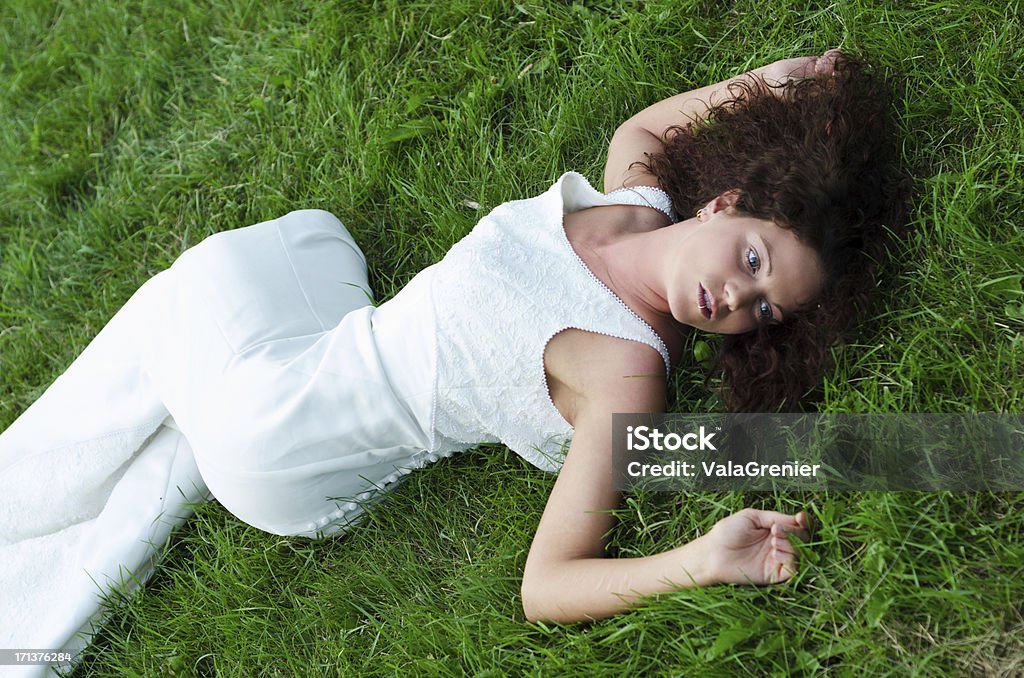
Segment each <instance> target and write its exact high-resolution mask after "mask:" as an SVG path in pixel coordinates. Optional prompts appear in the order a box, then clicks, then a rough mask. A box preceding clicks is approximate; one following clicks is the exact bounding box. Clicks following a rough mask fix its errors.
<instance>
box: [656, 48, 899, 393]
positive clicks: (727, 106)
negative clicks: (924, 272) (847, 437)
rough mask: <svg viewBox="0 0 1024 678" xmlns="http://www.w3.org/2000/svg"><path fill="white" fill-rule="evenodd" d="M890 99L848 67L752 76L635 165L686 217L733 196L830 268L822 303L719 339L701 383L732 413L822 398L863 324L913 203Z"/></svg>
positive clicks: (849, 61) (861, 71)
mask: <svg viewBox="0 0 1024 678" xmlns="http://www.w3.org/2000/svg"><path fill="white" fill-rule="evenodd" d="M889 91H890V87H889V83H888V82H887V81H885V80H884V79H883V78H882V77H881V76H879V75H877V74H876V72H875V71H874V69H873V68H871V67H870V65H869V64H868V62H866V61H864V60H858V59H854V58H849V57H847V58H846V59H845V60H842V61H840V62H839V63H838V64H837V66H836V72H835V74H834V75H832V76H822V77H816V78H808V79H803V80H795V81H791V82H789V83H787V84H785V85H781V86H780V85H771V84H768V83H767V82H765V80H764V79H763V78H756V77H750V78H745V79H742V80H740V81H737V82H736V83H733V84H731V85H730V87H729V95H730V98H729V99H728V100H726V101H724V102H722V103H719V104H717V105H715V106H714V107H712V108H711V109H710V111H709V112H708V114H707V116H706V117H705V119H704V120H702V121H700V122H695V123H694V124H692V125H689V126H681V127H674V128H672V129H670V130H669V131H668V133H667V134H666V142H665V149H664V152H663V153H660V154H657V155H651V156H649V157H648V162H647V163H639V164H641V165H643V166H645V167H646V168H647V169H648V170H650V171H651V172H652V173H653V174H655V176H657V177H658V179H659V182H660V184H661V186H662V187H663V188H664V189H665V190H666V191H667V192H668V194H669V195H670V196H671V197H672V201H673V203H674V206H675V208H676V210H677V211H678V212H679V213H680V214H693V212H694V210H695V209H696V208H697V207H700V206H703V205H704V204H706V203H707V202H709V201H710V200H712V199H713V198H714V197H715V196H717V195H720V194H722V193H724V192H726V191H728V190H731V189H738V190H739V192H740V194H739V199H738V201H737V203H736V205H735V208H736V209H737V210H738V211H740V212H742V213H745V215H747V216H752V217H755V218H760V219H768V220H770V221H772V222H774V223H775V224H777V225H778V226H780V227H782V228H786V229H791V230H792V231H793V232H794V233H795V234H796V236H797V237H798V239H799V240H800V241H801V242H803V243H804V244H806V245H808V246H810V247H811V248H812V249H814V250H815V251H816V252H817V253H818V255H819V257H820V259H821V263H822V264H823V268H824V271H825V284H824V288H823V292H822V293H821V295H820V296H819V297H818V298H817V299H816V300H815V303H813V304H810V305H809V306H807V307H806V308H803V309H801V310H799V311H798V312H794V313H787V314H786V317H785V320H784V321H783V322H781V323H777V324H769V325H765V326H763V327H761V328H759V329H758V330H756V331H754V332H750V333H747V334H742V335H729V336H726V337H724V339H723V341H722V344H721V348H720V350H719V353H718V356H717V358H716V360H715V361H714V363H713V365H712V368H711V370H710V372H709V374H708V376H707V379H706V383H707V384H709V385H710V384H713V383H715V382H717V381H721V384H722V386H723V387H724V388H723V389H722V392H721V396H722V400H723V403H724V404H725V407H726V409H728V410H730V411H734V412H762V411H777V410H780V409H789V410H794V409H798V408H799V407H800V406H801V405H802V404H804V403H806V401H807V400H808V398H809V396H811V395H812V394H813V392H814V391H815V389H816V388H820V384H821V380H822V377H823V375H824V372H825V370H827V369H828V368H829V367H830V350H829V347H830V346H831V345H832V344H833V343H835V342H836V341H837V340H840V339H842V338H844V336H845V335H846V334H847V333H848V332H850V331H851V330H852V329H853V328H854V327H856V326H857V325H858V324H860V322H861V321H863V320H864V319H865V318H866V316H867V311H868V300H869V296H870V293H871V291H872V289H873V288H874V286H875V278H876V275H877V271H878V268H879V265H880V264H881V263H882V262H883V261H884V260H885V257H886V255H887V254H888V250H889V248H890V246H891V244H892V242H893V240H894V238H896V237H898V236H899V235H901V234H902V231H903V229H904V228H905V221H906V217H907V210H908V203H909V197H910V186H911V182H910V179H909V177H908V176H906V175H905V174H904V173H903V172H902V170H900V168H899V167H898V155H897V148H896V143H895V141H896V134H895V132H896V124H895V120H894V116H893V112H892V107H891V105H890V94H889Z"/></svg>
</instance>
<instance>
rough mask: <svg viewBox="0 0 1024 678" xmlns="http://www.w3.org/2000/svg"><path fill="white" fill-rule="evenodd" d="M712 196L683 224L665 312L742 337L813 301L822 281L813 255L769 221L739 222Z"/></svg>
mask: <svg viewBox="0 0 1024 678" xmlns="http://www.w3.org/2000/svg"><path fill="white" fill-rule="evenodd" d="M732 202H734V199H731V198H729V197H728V196H726V197H724V198H723V197H722V196H720V197H719V198H716V199H715V200H713V201H712V202H711V203H709V204H708V206H707V207H705V208H704V213H703V215H702V216H700V217H698V218H697V219H691V220H689V221H688V222H686V224H684V225H682V229H681V232H682V236H681V238H680V239H679V240H678V241H677V242H678V244H677V246H676V251H675V255H674V259H675V261H674V263H673V266H672V271H673V274H672V278H673V279H672V280H671V282H670V285H669V287H668V290H669V294H668V302H669V310H670V312H671V314H672V316H673V317H674V318H675V319H676V320H678V321H679V322H681V323H684V324H686V325H690V326H692V327H695V328H697V329H700V330H705V331H707V332H715V333H718V334H741V333H744V332H750V331H752V330H754V329H756V328H757V327H758V326H759V325H761V324H769V323H775V322H780V321H782V320H783V319H784V318H785V317H786V315H787V314H789V313H792V312H793V311H795V310H797V309H799V308H800V307H802V306H804V305H805V304H807V303H809V302H811V301H813V299H814V298H815V297H817V296H818V295H819V294H820V293H821V291H822V286H823V281H824V274H823V271H822V266H821V262H820V260H819V258H818V255H817V253H815V251H814V250H813V249H811V248H810V247H808V246H807V245H805V244H803V243H802V242H800V241H799V240H798V239H797V237H796V235H795V234H794V233H793V232H792V231H790V230H787V229H783V228H780V227H779V226H777V225H776V224H775V223H774V222H771V221H767V220H765V219H755V218H753V217H749V216H743V215H742V213H741V212H737V211H735V210H733V209H731V207H730V204H731V203H732Z"/></svg>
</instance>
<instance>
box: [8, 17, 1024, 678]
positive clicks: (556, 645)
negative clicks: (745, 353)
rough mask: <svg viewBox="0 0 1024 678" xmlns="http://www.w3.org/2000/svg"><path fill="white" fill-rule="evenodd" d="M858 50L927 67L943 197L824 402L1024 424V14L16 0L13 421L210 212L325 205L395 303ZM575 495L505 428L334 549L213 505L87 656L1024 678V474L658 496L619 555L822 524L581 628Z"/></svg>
mask: <svg viewBox="0 0 1024 678" xmlns="http://www.w3.org/2000/svg"><path fill="white" fill-rule="evenodd" d="M208 5H212V6H208ZM836 45H839V46H842V47H844V48H847V49H849V50H851V51H853V52H859V51H866V52H867V53H869V54H870V55H871V56H872V57H874V59H875V60H876V61H877V62H878V63H879V64H880V65H881V66H882V67H883V68H884V69H885V70H886V71H887V72H891V73H894V74H896V75H897V76H898V77H897V80H896V87H897V92H896V99H897V101H898V102H899V106H900V111H901V125H902V127H903V130H904V144H903V155H904V157H905V159H906V163H907V165H908V166H909V167H911V168H912V170H913V173H914V174H915V176H916V177H917V193H918V194H917V198H916V201H915V207H914V212H913V220H914V228H915V234H914V236H913V237H912V238H911V240H910V241H909V242H908V243H907V244H906V246H905V247H904V250H903V252H902V257H901V258H902V266H901V267H900V271H899V273H892V274H890V275H889V276H888V277H887V278H886V279H885V280H884V281H883V288H884V291H883V293H882V297H881V299H880V303H879V306H878V311H877V315H876V318H875V320H874V322H872V323H871V324H870V326H869V327H866V328H865V330H864V333H863V335H862V336H861V337H860V339H859V343H856V344H850V345H847V346H845V347H843V348H842V349H837V357H838V359H839V360H838V365H837V368H836V369H835V371H834V372H833V373H832V374H831V375H830V377H829V379H828V382H827V385H826V399H825V402H824V403H823V408H824V409H825V410H827V411H831V412H904V411H905V412H970V411H997V412H1020V411H1022V409H1024V407H1022V405H1024V369H1022V368H1021V364H1022V358H1024V291H1022V289H1021V278H1020V275H1021V264H1022V261H1024V228H1022V227H1021V216H1020V215H1021V214H1024V199H1022V197H1021V193H1022V191H1021V186H1022V174H1024V149H1022V140H1024V121H1022V118H1021V112H1020V103H1021V101H1024V84H1022V80H1021V78H1020V77H1019V65H1020V63H1021V62H1022V61H1024V35H1022V19H1021V6H1020V3H1019V2H1005V3H1003V2H1000V3H989V4H988V5H986V4H984V3H979V2H970V1H965V2H949V1H941V0H940V1H938V2H926V1H925V0H910V1H907V2H899V3H894V2H865V1H856V2H844V3H831V4H822V5H820V6H819V5H817V4H814V5H806V6H805V5H802V4H800V3H796V2H792V1H790V0H762V1H760V2H752V1H750V0H742V1H741V0H737V1H736V2H733V3H719V2H710V1H707V2H697V1H692V0H691V1H677V2H669V1H667V0H665V1H660V2H659V1H652V2H639V1H636V2H612V1H610V0H606V1H602V2H585V3H581V4H575V5H570V4H568V3H556V2H543V3H541V2H523V3H520V4H514V3H505V2H497V1H486V0H481V1H480V2H468V1H465V0H462V1H459V0H455V1H454V2H436V3H425V2H408V3H398V2H376V3H369V2H366V3H362V2H322V3H321V2H308V3H302V2H298V1H297V0H293V1H285V2H265V3H260V2H255V1H253V0H220V1H218V2H214V3H196V2H189V1H187V0H171V1H161V2H156V1H152V0H137V1H135V2H130V1H127V0H124V1H120V2H81V1H78V2H75V1H70V0H69V1H67V2H40V1H38V0H6V1H5V2H4V3H2V4H0V50H2V51H0V119H2V120H3V123H4V124H3V126H2V128H0V428H3V427H6V426H7V425H8V424H9V423H10V422H11V421H13V420H14V418H15V417H17V415H18V414H19V413H20V412H21V411H22V410H23V409H25V408H26V407H27V406H28V405H29V404H30V403H31V402H32V401H33V400H34V399H35V398H36V397H38V395H39V394H40V393H42V391H43V390H44V389H45V388H46V386H47V385H49V384H50V383H51V382H52V381H53V379H54V378H55V377H56V376H57V375H59V374H60V373H61V371H62V370H63V369H64V368H65V367H66V366H67V365H68V364H69V363H70V362H71V361H72V360H73V358H74V357H75V356H76V355H77V354H78V353H79V352H80V351H81V349H82V348H83V347H84V346H85V345H86V344H87V343H88V341H89V340H90V339H91V337H92V336H94V335H95V334H96V333H97V332H98V331H99V329H100V328H101V327H102V326H103V325H104V324H105V322H106V321H107V320H108V319H109V318H110V317H111V316H112V315H113V313H114V312H115V311H116V310H117V308H118V307H119V306H120V305H121V304H122V303H123V302H124V301H125V300H126V299H127V298H128V297H129V296H130V294H131V293H132V292H133V291H134V290H135V289H136V288H137V287H138V286H139V285H140V284H141V283H142V282H143V281H145V280H146V279H147V278H148V277H149V276H151V275H152V274H154V273H156V272H158V271H160V270H162V269H164V268H166V267H167V266H168V265H169V264H170V263H171V262H172V261H173V260H174V258H175V257H176V256H177V255H178V254H180V253H181V252H182V251H183V250H184V249H185V248H186V247H188V246H190V245H194V244H196V243H198V242H199V241H200V240H201V239H202V238H203V237H205V236H206V235H208V234H210V233H213V232H216V231H221V230H227V229H232V228H237V227H241V226H245V225H248V224H252V223H256V222H257V221H261V220H263V219H267V218H272V217H275V216H279V215H281V214H283V213H285V212H287V211H289V210H291V209H296V208H301V207H320V208H324V209H329V210H331V211H333V212H334V213H335V214H337V215H338V216H339V217H340V218H341V220H342V221H343V222H345V224H346V225H347V226H348V227H349V229H350V230H351V231H352V232H353V234H354V235H355V237H356V239H357V240H358V241H359V242H360V243H361V244H362V246H363V247H364V250H365V251H366V254H367V256H368V258H369V260H370V262H371V274H372V283H373V284H374V287H375V290H376V292H377V295H378V298H379V299H380V300H384V299H387V298H388V297H390V296H391V295H393V294H394V293H395V291H396V290H398V289H399V288H400V287H401V285H402V284H403V283H404V282H406V281H407V280H408V279H409V278H410V277H411V276H412V275H413V274H414V273H415V272H416V271H417V270H419V269H420V268H422V267H423V266H425V265H428V264H430V263H432V262H434V261H436V260H438V259H439V258H440V257H441V256H442V254H443V253H444V251H445V250H446V249H447V248H448V247H449V246H450V245H451V244H452V243H454V242H455V241H457V240H458V239H459V238H461V237H462V236H463V235H465V234H466V233H467V232H468V231H469V229H470V228H472V226H473V224H474V223H475V222H476V220H477V219H478V218H479V217H480V216H482V214H484V213H485V212H486V210H488V209H490V208H491V207H493V206H495V205H497V204H499V203H501V202H503V201H505V200H508V199H511V198H519V197H525V196H528V195H533V194H536V193H539V192H540V191H542V190H543V189H544V188H546V187H547V186H548V185H549V184H550V183H551V181H552V180H553V179H554V178H556V177H557V176H558V175H559V174H560V173H561V172H563V171H565V170H569V169H575V170H578V171H581V172H583V173H584V174H586V175H587V176H588V177H590V178H591V180H592V181H597V180H599V178H600V172H601V169H602V167H603V162H604V151H605V148H606V146H607V142H608V140H609V139H610V137H611V134H612V132H613V131H614V129H615V127H616V126H617V125H618V123H619V122H621V121H622V120H624V119H625V118H627V117H628V116H629V115H631V114H632V113H633V112H635V111H636V110H638V109H639V108H641V107H643V106H645V105H647V104H649V103H653V102H654V101H656V100H658V99H660V98H663V97H665V96H668V95H670V94H673V93H676V92H678V91H680V90H685V89H690V88H693V87H696V86H700V85H703V84H707V83H710V82H715V81H718V80H721V79H724V78H725V77H728V76H731V75H734V74H737V73H739V72H741V71H743V70H746V69H749V68H752V67H754V66H758V65H761V64H764V63H767V62H769V61H772V60H774V59H777V58H782V57H787V56H794V55H799V54H811V53H816V52H818V51H820V50H823V49H825V48H827V47H831V46H836ZM474 203H476V204H479V206H480V207H479V208H477V207H474V206H473V204H474ZM699 378H700V376H699V373H698V370H697V368H696V367H695V365H693V364H690V365H685V366H684V368H683V371H682V372H681V373H680V376H679V377H678V380H677V385H678V388H679V391H680V396H681V397H680V402H679V405H678V407H679V408H680V409H688V408H692V409H700V408H701V407H702V406H704V403H703V402H702V401H701V400H700V398H701V395H700V393H699V391H697V390H696V388H695V387H694V386H693V382H694V381H699ZM552 483H553V476H550V475H547V474H544V473H542V472H540V471H537V470H534V469H532V468H530V467H528V466H527V465H526V464H525V463H524V462H522V461H521V460H519V459H518V458H517V457H516V456H515V455H513V454H511V453H509V452H508V451H507V450H505V449H504V448H503V447H500V446H495V447H484V448H480V449H478V450H475V451H472V452H469V453H467V454H465V455H463V456H461V457H457V458H454V459H449V460H445V461H442V462H440V463H438V464H436V465H435V466H433V467H431V468H430V469H428V470H425V471H420V472H417V473H415V474H412V476H410V479H409V481H408V482H407V483H406V484H405V485H404V486H403V487H401V488H400V489H398V490H397V491H396V492H394V493H393V495H392V496H391V497H390V498H389V499H388V501H387V502H385V503H383V504H381V505H379V506H378V507H376V508H375V509H374V510H373V512H372V513H371V515H370V519H369V520H368V521H367V522H366V523H365V525H363V526H362V527H360V528H359V529H356V530H354V531H352V532H351V533H350V534H348V535H347V536H345V537H343V538H339V539H335V540H332V541H327V542H323V543H312V542H307V541H303V540H299V539H284V538H279V537H274V536H271V535H268V534H264V533H261V532H259V531H257V530H255V529H253V528H250V527H248V526H246V525H244V524H242V523H240V522H239V521H238V520H236V519H235V518H233V517H232V516H231V515H230V514H228V513H227V512H226V511H224V510H223V509H222V508H220V507H219V506H218V505H217V504H207V505H204V506H202V507H200V508H199V510H198V512H197V514H196V516H195V518H194V519H193V520H191V521H190V522H189V523H188V524H187V525H186V527H185V528H184V529H182V530H180V531H179V532H178V533H177V534H176V536H175V538H174V539H173V540H172V542H171V543H170V544H169V545H168V551H167V554H166V557H165V559H164V563H163V565H162V566H161V567H160V568H159V569H158V572H157V574H156V575H155V576H154V577H153V579H152V580H151V581H150V582H149V584H148V585H147V586H146V587H145V588H144V589H143V591H142V592H141V593H140V594H139V595H137V596H136V597H135V598H133V599H131V600H130V601H122V604H121V605H119V606H118V608H117V609H116V611H115V614H114V616H113V618H112V620H111V622H110V624H109V626H108V627H107V628H106V629H105V631H104V632H103V633H102V634H101V636H100V638H99V639H98V640H97V642H96V643H95V644H94V645H93V646H92V648H91V650H90V653H89V657H88V659H87V660H86V661H85V663H84V664H83V665H82V666H81V667H80V669H79V670H78V671H77V672H76V675H145V676H149V675H186V676H187V675H214V674H217V675H238V676H251V675H339V674H340V675H374V674H381V675H393V674H396V673H401V674H403V675H405V674H411V675H421V674H422V675H450V674H460V673H468V674H473V675H479V676H501V675H507V674H513V675H515V674H536V675H593V674H601V673H607V674H610V675H637V674H641V673H646V672H653V673H663V674H668V675H712V676H719V675H720V676H732V675H787V674H797V675H800V674H826V673H827V674H830V675H839V676H859V675H922V676H933V675H934V676H944V675H1007V676H1010V675H1021V674H1022V673H1024V608H1022V603H1021V601H1022V600H1024V536H1022V535H1024V510H1022V509H1024V500H1022V495H1021V494H1020V493H1017V494H953V493H905V494H904V493H899V494H882V493H873V494H868V493H864V494H856V493H825V492H822V493H806V494H800V495H794V494H791V495H783V494H780V495H748V496H745V497H744V496H742V495H741V494H738V493H728V494H708V495H701V496H692V497H684V498H672V497H668V496H666V495H660V496H636V497H631V498H630V499H629V500H628V501H627V502H626V503H625V504H624V505H623V507H622V508H621V509H620V510H619V511H618V513H619V516H620V517H621V519H622V520H621V522H620V524H619V526H618V527H617V528H616V530H615V532H614V535H613V547H614V548H615V549H616V550H617V551H618V552H619V553H620V554H623V555H642V554H651V553H655V552H659V551H661V550H664V549H665V548H668V547H670V546H672V545H674V544H678V543H680V542H681V541H683V540H687V539H690V538H692V537H694V536H696V535H697V534H699V533H702V532H703V531H706V530H707V529H709V528H710V526H711V525H712V524H713V523H714V522H715V520H717V519H718V518H720V517H722V516H724V515H725V514H727V513H729V512H731V511H733V510H735V509H738V508H740V507H741V506H745V505H754V506H763V507H770V508H776V509H785V510H792V509H796V508H798V507H807V508H808V509H809V510H810V511H811V513H812V514H813V516H814V517H815V520H816V521H817V522H818V524H819V525H820V526H821V527H820V530H819V531H818V532H817V534H816V536H815V539H814V542H813V543H812V544H810V545H809V548H807V549H806V550H805V555H804V558H805V563H806V566H805V567H804V568H803V570H802V571H801V573H800V574H799V575H798V577H797V578H796V579H795V581H793V582H790V583H789V584H786V585H784V586H779V587H770V588H728V587H716V588H709V589H705V590H699V591H693V590H690V591H685V592H680V593H676V594H671V595H663V596H661V597H660V599H658V600H656V601H651V603H650V604H649V605H647V606H646V607H644V608H642V609H638V610H636V611H633V612H630V613H628V614H625V615H621V616H619V617H616V618H614V619H610V620H605V621H600V622H596V623H593V624H590V625H576V626H567V627H558V626H545V625H532V624H528V623H526V622H525V621H524V620H523V615H522V610H521V607H520V601H519V598H518V586H519V574H520V572H521V570H522V567H523V563H524V561H525V557H526V552H527V549H528V547H529V543H530V539H531V536H532V531H533V529H534V527H535V525H536V523H537V521H538V520H539V517H540V512H541V510H542V508H543V505H544V501H545V498H546V495H547V493H548V491H549V490H550V487H551V485H552Z"/></svg>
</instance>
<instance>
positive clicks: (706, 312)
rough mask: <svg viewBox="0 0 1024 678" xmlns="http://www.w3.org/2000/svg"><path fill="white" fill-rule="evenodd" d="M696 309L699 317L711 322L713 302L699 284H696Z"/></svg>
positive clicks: (713, 308) (709, 294) (713, 311)
mask: <svg viewBox="0 0 1024 678" xmlns="http://www.w3.org/2000/svg"><path fill="white" fill-rule="evenodd" d="M697 308H699V309H700V312H701V315H703V316H704V317H705V318H707V319H708V320H711V316H712V315H714V313H715V300H714V298H713V297H712V296H711V293H710V292H708V291H707V289H705V287H704V286H703V285H701V284H700V283H697Z"/></svg>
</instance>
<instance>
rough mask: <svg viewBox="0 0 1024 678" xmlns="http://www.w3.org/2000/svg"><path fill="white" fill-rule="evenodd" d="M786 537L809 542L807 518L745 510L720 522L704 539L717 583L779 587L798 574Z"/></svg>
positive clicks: (805, 516) (795, 557)
mask: <svg viewBox="0 0 1024 678" xmlns="http://www.w3.org/2000/svg"><path fill="white" fill-rule="evenodd" d="M787 534H792V535H795V536H797V537H798V538H799V539H801V540H802V541H806V540H807V539H809V537H810V535H809V533H808V518H807V514H806V513H804V512H803V511H801V512H800V513H798V514H796V515H795V516H793V515H788V514H785V513H777V512H775V511H760V510H757V509H752V508H746V509H743V510H742V511H739V512H737V513H734V514H733V515H731V516H728V517H727V518H723V519H722V520H720V521H718V522H717V523H716V524H715V526H714V527H713V528H711V531H710V532H708V533H707V534H706V535H705V536H704V537H703V539H706V540H707V544H706V547H707V553H708V559H709V561H710V565H711V567H712V571H713V572H714V579H715V581H718V582H721V583H723V584H778V583H779V582H783V581H786V580H787V579H789V578H790V577H792V576H793V574H794V573H795V572H796V567H797V555H796V551H795V550H794V548H793V545H792V544H790V543H789V539H788V538H787V536H786V535H787Z"/></svg>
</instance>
